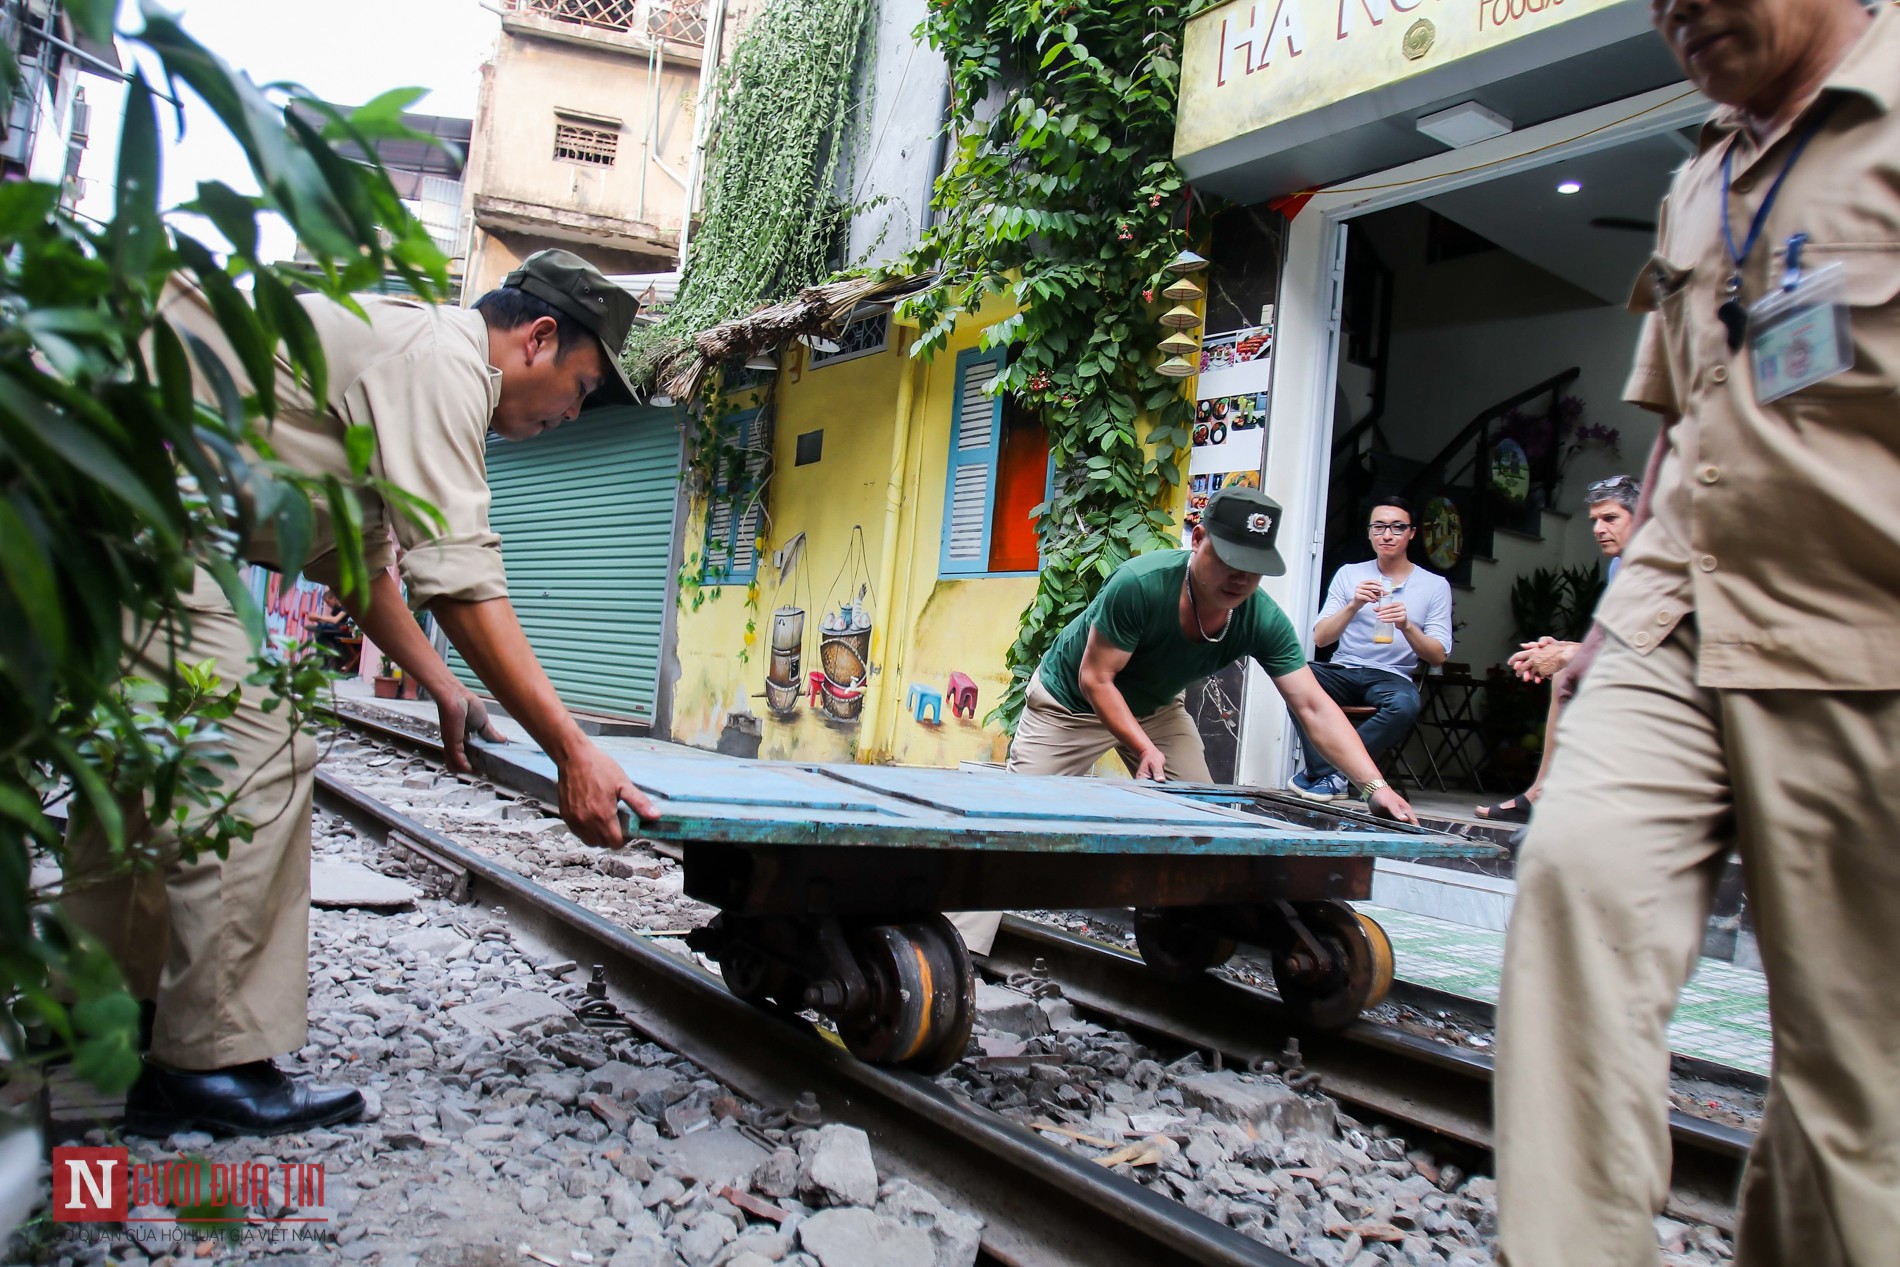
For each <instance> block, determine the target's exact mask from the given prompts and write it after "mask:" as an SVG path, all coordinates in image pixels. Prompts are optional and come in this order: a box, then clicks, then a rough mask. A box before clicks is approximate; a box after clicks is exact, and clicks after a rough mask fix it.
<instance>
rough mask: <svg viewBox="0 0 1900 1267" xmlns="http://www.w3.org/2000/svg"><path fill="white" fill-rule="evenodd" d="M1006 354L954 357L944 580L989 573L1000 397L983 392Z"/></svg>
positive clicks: (993, 352)
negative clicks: (953, 399)
mask: <svg viewBox="0 0 1900 1267" xmlns="http://www.w3.org/2000/svg"><path fill="white" fill-rule="evenodd" d="M1005 351H1006V349H1004V348H993V349H991V350H990V351H987V352H983V351H977V350H975V349H972V350H970V351H968V352H965V353H963V354H962V355H960V356H958V357H957V384H956V386H957V390H956V398H955V411H956V412H955V416H954V417H953V418H952V419H951V420H950V467H949V470H948V472H947V473H946V476H945V479H944V492H943V554H942V558H941V562H940V564H939V567H938V571H939V572H941V573H942V574H943V575H945V576H969V575H972V574H980V573H983V572H987V571H989V570H990V513H991V511H992V509H993V508H994V505H995V502H996V455H997V452H998V450H999V448H1000V446H1001V445H1002V441H1003V398H1002V397H1001V396H991V395H988V394H986V393H985V390H984V389H985V388H987V387H988V386H989V385H990V384H991V383H993V382H995V381H996V379H997V377H998V376H999V375H1001V374H1002V372H1003V356H1004V353H1005Z"/></svg>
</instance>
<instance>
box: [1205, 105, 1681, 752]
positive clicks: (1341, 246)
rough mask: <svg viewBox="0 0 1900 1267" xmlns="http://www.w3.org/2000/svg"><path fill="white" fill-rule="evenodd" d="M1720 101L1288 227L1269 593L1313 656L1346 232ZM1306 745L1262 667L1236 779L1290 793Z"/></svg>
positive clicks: (1319, 200) (1547, 140)
mask: <svg viewBox="0 0 1900 1267" xmlns="http://www.w3.org/2000/svg"><path fill="white" fill-rule="evenodd" d="M1709 109H1710V106H1709V102H1708V100H1707V99H1706V98H1704V97H1703V96H1702V95H1701V94H1700V93H1698V92H1696V91H1695V89H1693V88H1690V87H1689V86H1688V85H1687V84H1683V83H1678V84H1673V85H1670V86H1668V87H1665V88H1658V89H1655V90H1653V91H1651V92H1646V93H1642V94H1640V95H1638V96H1635V97H1627V98H1624V99H1623V100H1621V101H1612V102H1609V103H1607V104H1605V105H1601V106H1596V107H1593V108H1592V109H1589V110H1585V111H1583V112H1581V113H1579V114H1573V115H1567V116H1565V117H1564V118H1561V119H1553V120H1551V121H1550V122H1548V123H1540V124H1538V125H1536V126H1534V127H1528V128H1524V129H1522V130H1521V131H1517V132H1512V133H1509V134H1507V135H1505V136H1501V137H1497V138H1495V139H1493V140H1490V141H1481V142H1479V143H1478V144H1476V145H1469V146H1466V147H1465V148H1463V149H1458V150H1450V151H1447V152H1446V153H1443V154H1434V155H1432V156H1431V157H1430V158H1424V159H1419V160H1418V161H1416V162H1412V163H1407V164H1405V165H1403V166H1401V167H1395V168H1391V169H1390V170H1388V171H1384V172H1378V173H1376V174H1373V175H1370V176H1364V177H1360V178H1358V179H1355V180H1350V181H1347V182H1345V183H1344V184H1341V185H1339V186H1337V187H1335V188H1331V189H1326V190H1322V191H1321V192H1319V193H1317V194H1315V195H1314V196H1313V198H1312V199H1311V201H1309V202H1308V203H1307V204H1306V206H1305V207H1304V208H1302V209H1301V210H1300V212H1299V214H1298V215H1297V216H1296V217H1295V218H1294V220H1293V222H1292V223H1291V224H1290V225H1289V226H1288V229H1287V247H1286V263H1285V266H1284V268H1283V269H1282V271H1281V275H1280V293H1279V307H1278V309H1277V312H1276V316H1275V322H1274V349H1273V357H1274V365H1273V391H1272V394H1271V395H1270V397H1269V399H1268V405H1267V453H1266V459H1265V462H1266V464H1265V466H1264V467H1263V469H1262V472H1261V482H1262V484H1263V485H1264V487H1265V491H1266V493H1267V495H1268V496H1269V497H1272V498H1273V499H1274V500H1275V501H1277V502H1279V503H1280V507H1281V525H1280V533H1279V541H1280V553H1281V556H1282V557H1283V558H1284V559H1285V560H1286V562H1287V574H1286V575H1285V576H1283V577H1275V578H1270V579H1268V580H1267V581H1266V583H1265V588H1266V590H1267V593H1268V595H1269V596H1271V597H1272V598H1273V600H1274V601H1275V602H1277V603H1279V604H1280V606H1281V607H1282V608H1284V609H1285V610H1286V612H1287V613H1288V615H1290V616H1291V617H1292V618H1293V623H1294V625H1295V627H1296V628H1298V629H1299V631H1300V639H1301V641H1302V643H1303V644H1304V645H1305V647H1306V649H1307V652H1308V653H1309V654H1310V653H1311V652H1312V642H1313V628H1312V614H1313V613H1314V612H1316V611H1318V610H1319V598H1320V593H1321V589H1322V587H1323V586H1324V585H1325V583H1326V579H1327V578H1325V577H1322V576H1321V575H1319V569H1320V561H1321V551H1322V550H1323V549H1324V546H1325V541H1324V534H1325V512H1326V490H1327V486H1328V483H1329V482H1330V480H1331V478H1332V469H1331V467H1332V426H1331V423H1332V416H1333V397H1334V391H1335V384H1336V382H1337V377H1338V371H1339V333H1340V328H1339V327H1340V303H1341V299H1342V288H1343V284H1344V277H1345V258H1346V257H1345V247H1346V236H1347V235H1346V226H1347V222H1348V221H1350V220H1352V219H1354V218H1355V217H1357V216H1363V215H1370V214H1372V213H1373V212H1375V211H1385V210H1387V209H1389V208H1392V207H1397V206H1401V205H1403V204H1405V203H1409V202H1417V201H1419V200H1421V199H1424V198H1430V197H1434V196H1436V195H1438V194H1443V193H1449V192H1450V191H1452V190H1454V189H1463V188H1466V187H1468V186H1471V185H1478V184H1483V183H1485V182H1486V181H1491V180H1495V179H1497V178H1498V177H1500V176H1509V175H1514V174H1516V173H1518V172H1522V171H1528V170H1531V169H1534V168H1538V167H1544V166H1547V165H1549V164H1552V163H1558V162H1562V161H1564V160H1566V159H1570V158H1576V157H1578V156H1580V155H1584V154H1592V153H1596V152H1597V151H1600V150H1605V149H1610V148H1612V147H1614V146H1618V145H1622V144H1624V143H1626V142H1629V141H1633V140H1637V139H1640V138H1642V137H1645V136H1653V135H1655V134H1657V133H1660V132H1667V131H1671V130H1674V129H1678V128H1684V127H1688V126H1689V125H1691V124H1694V123H1698V122H1700V121H1701V120H1702V119H1704V118H1706V117H1707V116H1708V113H1709ZM1298 747H1299V743H1298V739H1297V736H1296V735H1295V734H1294V731H1293V724H1292V722H1291V720H1290V719H1289V718H1288V717H1287V712H1286V707H1285V705H1284V704H1283V703H1282V702H1281V700H1280V696H1279V693H1278V692H1277V691H1275V690H1273V689H1272V686H1271V683H1269V682H1268V681H1267V679H1266V675H1265V674H1263V673H1262V672H1260V669H1259V666H1257V665H1255V666H1252V667H1251V668H1250V669H1249V670H1248V689H1247V694H1246V706H1245V710H1244V712H1243V715H1242V720H1241V728H1240V754H1239V759H1238V762H1237V766H1238V769H1237V771H1236V779H1237V781H1238V782H1240V783H1248V784H1255V785H1260V786H1266V787H1279V786H1281V784H1283V783H1284V782H1285V780H1286V778H1287V776H1288V775H1289V774H1291V773H1292V771H1293V769H1294V768H1295V765H1294V762H1295V758H1296V756H1297V752H1298Z"/></svg>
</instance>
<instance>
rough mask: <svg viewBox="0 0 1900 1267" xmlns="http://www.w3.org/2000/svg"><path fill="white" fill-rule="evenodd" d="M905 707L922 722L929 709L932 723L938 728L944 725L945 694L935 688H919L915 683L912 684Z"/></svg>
mask: <svg viewBox="0 0 1900 1267" xmlns="http://www.w3.org/2000/svg"><path fill="white" fill-rule="evenodd" d="M904 707H905V708H908V709H910V710H911V711H912V712H913V713H915V714H916V716H917V720H918V721H920V722H921V721H922V720H923V719H924V710H925V709H926V708H928V709H929V710H930V720H931V723H932V724H933V725H937V726H941V725H943V692H942V691H939V690H938V689H937V688H936V687H934V686H919V685H918V684H917V683H915V682H913V683H911V687H910V695H909V696H908V697H907V698H906V701H905V704H904Z"/></svg>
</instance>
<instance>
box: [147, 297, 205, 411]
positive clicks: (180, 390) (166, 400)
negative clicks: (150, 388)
mask: <svg viewBox="0 0 1900 1267" xmlns="http://www.w3.org/2000/svg"><path fill="white" fill-rule="evenodd" d="M152 360H153V362H154V368H155V369H156V370H157V377H158V390H159V398H160V401H161V402H162V404H163V406H164V409H165V412H166V414H167V415H169V416H170V418H171V420H172V422H174V423H175V424H177V426H179V427H180V428H181V429H183V428H189V427H190V426H191V425H192V420H193V418H194V417H195V416H196V414H197V409H196V407H195V406H194V405H193V403H192V399H191V363H190V362H189V361H188V360H186V359H185V345H184V344H183V343H182V342H180V340H179V338H178V332H177V331H176V330H174V329H172V324H171V322H169V321H167V320H165V319H164V318H163V317H160V318H159V319H158V320H156V321H154V322H153V323H152Z"/></svg>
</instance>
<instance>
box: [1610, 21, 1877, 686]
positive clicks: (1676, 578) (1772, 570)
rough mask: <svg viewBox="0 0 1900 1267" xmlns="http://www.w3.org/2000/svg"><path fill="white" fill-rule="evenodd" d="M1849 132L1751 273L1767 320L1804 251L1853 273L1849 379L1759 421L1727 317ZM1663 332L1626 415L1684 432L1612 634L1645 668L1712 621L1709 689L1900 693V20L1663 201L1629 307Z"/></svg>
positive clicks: (1675, 437) (1717, 129)
mask: <svg viewBox="0 0 1900 1267" xmlns="http://www.w3.org/2000/svg"><path fill="white" fill-rule="evenodd" d="M1829 98H1834V99H1836V104H1835V105H1834V108H1833V111H1832V113H1831V114H1829V115H1827V118H1826V122H1825V123H1824V124H1823V125H1822V127H1821V129H1820V131H1819V132H1817V133H1816V134H1815V136H1814V139H1813V141H1812V142H1811V143H1810V144H1809V146H1808V148H1807V151H1806V152H1805V153H1804V154H1803V155H1802V156H1801V160H1800V162H1799V163H1797V164H1796V166H1795V167H1794V168H1793V170H1792V171H1791V172H1790V173H1789V175H1788V178H1787V180H1786V182H1784V183H1783V185H1782V187H1781V192H1780V194H1779V195H1778V197H1777V199H1776V201H1775V204H1774V207H1773V209H1772V210H1771V212H1770V214H1769V216H1768V219H1767V222H1766V224H1765V225H1764V227H1763V229H1762V233H1761V237H1760V238H1759V239H1758V240H1757V242H1756V244H1755V247H1754V250H1753V251H1752V252H1751V253H1750V255H1749V258H1748V260H1747V262H1746V264H1745V265H1744V266H1743V268H1742V270H1741V273H1742V278H1743V281H1742V293H1741V299H1742V301H1743V302H1744V303H1745V304H1751V305H1752V304H1753V303H1754V302H1755V301H1756V300H1758V299H1759V298H1760V297H1761V296H1762V295H1763V294H1764V293H1765V292H1766V291H1767V290H1768V289H1769V288H1770V287H1772V286H1773V285H1775V284H1777V283H1778V281H1779V279H1780V277H1781V275H1782V272H1783V269H1784V266H1785V261H1786V255H1787V242H1788V239H1789V237H1790V236H1791V235H1793V234H1796V233H1806V234H1807V235H1808V238H1809V241H1808V244H1807V246H1806V248H1805V249H1804V251H1803V253H1802V263H1803V267H1804V269H1815V268H1820V267H1822V266H1824V265H1827V264H1831V263H1834V262H1837V261H1838V262H1840V263H1842V264H1843V265H1844V266H1845V269H1844V271H1845V272H1846V274H1847V299H1848V303H1849V304H1850V305H1851V307H1850V316H1851V320H1852V324H1853V339H1854V363H1853V366H1852V368H1851V369H1849V370H1847V371H1845V372H1843V373H1841V374H1839V375H1837V376H1836V377H1834V378H1831V379H1827V380H1825V381H1823V382H1820V383H1817V384H1815V385H1814V386H1812V387H1809V388H1807V389H1806V390H1803V391H1800V392H1796V393H1794V394H1793V395H1790V396H1785V397H1783V398H1782V399H1780V400H1778V401H1775V402H1773V403H1772V404H1768V405H1763V404H1760V403H1758V402H1757V401H1756V399H1755V393H1754V386H1753V378H1752V373H1751V369H1750V360H1749V349H1748V345H1747V342H1746V340H1745V341H1744V343H1743V346H1742V349H1741V350H1740V351H1738V352H1730V351H1729V349H1728V342H1727V337H1728V336H1727V331H1726V330H1725V329H1724V327H1723V326H1722V323H1721V322H1720V321H1719V320H1718V319H1717V318H1716V308H1717V306H1718V305H1719V304H1720V302H1721V299H1722V295H1723V287H1724V284H1725V283H1726V281H1727V279H1728V277H1729V276H1730V274H1731V273H1732V272H1733V271H1734V266H1733V263H1732V261H1731V258H1730V256H1729V254H1728V250H1727V247H1726V246H1725V244H1724V242H1723V236H1722V219H1721V217H1722V214H1723V210H1724V209H1723V206H1722V157H1723V155H1724V154H1725V153H1729V152H1731V151H1732V152H1733V155H1734V157H1733V171H1734V192H1733V196H1732V197H1731V199H1730V202H1729V206H1728V208H1727V211H1728V215H1729V217H1730V225H1731V230H1730V231H1731V232H1732V233H1733V234H1734V238H1735V242H1736V244H1737V246H1740V245H1741V243H1742V242H1743V241H1744V240H1745V239H1746V236H1747V232H1748V226H1749V223H1750V220H1751V219H1752V217H1753V216H1754V214H1755V211H1756V209H1757V208H1758V207H1759V206H1760V205H1761V202H1762V198H1763V196H1764V195H1765V194H1766V193H1767V191H1768V189H1769V187H1770V186H1771V185H1772V184H1773V182H1774V179H1775V176H1776V175H1777V174H1778V173H1779V172H1780V171H1781V170H1782V166H1783V164H1784V163H1785V162H1786V161H1787V157H1788V153H1789V151H1790V149H1791V148H1792V146H1793V145H1794V144H1795V142H1796V140H1797V139H1798V138H1799V137H1800V135H1801V134H1802V132H1803V131H1805V130H1806V129H1807V128H1808V126H1809V125H1810V123H1811V121H1812V120H1813V118H1814V117H1815V114H1816V110H1817V108H1819V107H1821V106H1824V105H1825V104H1826V102H1827V100H1828V99H1829ZM1630 306H1631V307H1632V308H1633V309H1635V310H1636V311H1639V312H1644V313H1647V314H1648V315H1647V316H1646V317H1645V319H1644V322H1643V334H1642V339H1641V343H1640V345H1639V348H1638V351H1637V355H1636V364H1635V369H1634V371H1633V372H1632V373H1631V375H1630V379H1629V385H1628V387H1627V388H1626V391H1625V394H1626V397H1627V398H1628V399H1629V400H1631V401H1632V402H1634V403H1636V404H1640V405H1645V406H1648V407H1650V408H1652V409H1656V410H1659V411H1661V412H1662V413H1664V414H1665V415H1680V421H1679V422H1677V423H1676V424H1675V425H1674V426H1671V427H1669V428H1668V429H1667V430H1666V432H1665V433H1664V436H1663V438H1662V439H1661V441H1659V443H1660V444H1661V445H1663V446H1665V447H1664V450H1663V452H1662V454H1661V465H1660V468H1659V470H1658V473H1657V476H1656V479H1655V481H1654V486H1653V487H1652V489H1651V491H1650V507H1651V517H1650V520H1649V521H1648V522H1647V523H1645V524H1644V526H1643V527H1642V528H1641V530H1640V531H1638V533H1637V534H1636V537H1635V539H1634V540H1633V541H1632V542H1631V543H1630V547H1629V550H1628V551H1627V553H1626V554H1625V556H1624V564H1623V567H1622V569H1621V571H1620V573H1619V575H1618V576H1617V579H1616V583H1615V584H1614V585H1612V586H1611V587H1610V589H1609V592H1608V593H1607V594H1606V595H1605V596H1604V599H1603V602H1602V605H1601V606H1600V607H1599V608H1598V610H1597V617H1598V619H1599V620H1601V621H1602V622H1603V624H1604V625H1605V626H1606V627H1607V628H1608V629H1609V631H1610V632H1611V633H1613V634H1615V635H1616V636H1617V637H1619V638H1621V639H1622V640H1623V641H1624V642H1626V643H1628V644H1629V645H1631V646H1632V647H1634V648H1635V649H1636V650H1638V651H1639V652H1644V653H1647V652H1649V651H1652V650H1654V649H1655V648H1656V647H1657V646H1659V645H1660V644H1661V643H1662V642H1663V640H1664V639H1665V638H1666V637H1667V636H1668V635H1669V633H1670V631H1671V630H1673V629H1674V628H1675V626H1676V624H1677V622H1679V621H1680V620H1682V618H1683V617H1684V616H1686V615H1688V614H1690V613H1691V612H1693V613H1694V614H1695V618H1696V621H1697V625H1698V628H1699V630H1700V638H1701V651H1700V654H1699V657H1698V665H1697V681H1698V683H1699V684H1700V685H1702V686H1705V687H1716V688H1731V689H1775V688H1792V689H1805V690H1822V689H1849V690H1900V390H1897V385H1900V12H1895V11H1894V10H1893V7H1892V6H1890V5H1882V6H1881V8H1880V10H1879V11H1878V12H1876V14H1875V18H1874V22H1873V25H1872V26H1871V27H1869V28H1868V30H1867V32H1866V34H1865V35H1863V36H1862V38H1861V40H1860V42H1859V44H1857V45H1856V46H1855V47H1854V48H1853V49H1852V50H1851V51H1850V52H1849V53H1848V55H1847V57H1846V59H1845V60H1844V61H1843V62H1842V63H1841V65H1840V66H1839V67H1838V68H1837V69H1836V70H1835V72H1834V73H1833V75H1832V76H1831V77H1830V78H1829V79H1828V81H1827V86H1826V88H1825V89H1824V91H1823V93H1822V95H1821V98H1820V99H1819V100H1817V102H1816V103H1814V104H1813V105H1811V106H1810V107H1809V108H1808V110H1807V111H1806V112H1804V113H1803V114H1802V115H1801V116H1800V117H1799V118H1797V119H1795V120H1794V122H1793V123H1792V124H1791V125H1790V126H1789V127H1788V129H1787V130H1785V131H1783V132H1781V133H1779V134H1777V135H1775V136H1771V137H1768V138H1766V143H1765V144H1761V145H1757V144H1756V142H1755V140H1754V139H1753V137H1752V136H1751V135H1750V133H1749V132H1748V131H1747V129H1746V128H1744V127H1743V126H1742V125H1741V123H1740V120H1739V116H1738V114H1737V112H1735V111H1733V110H1728V109H1723V110H1719V111H1718V112H1717V113H1716V114H1715V116H1714V117H1713V118H1711V119H1710V121H1709V122H1708V123H1707V124H1706V125H1705V126H1704V128H1703V129H1702V137H1701V144H1700V149H1699V152H1698V153H1697V155H1696V156H1695V157H1694V158H1693V159H1691V160H1690V161H1689V162H1688V163H1687V164H1686V165H1685V166H1684V167H1683V168H1682V170H1681V171H1679V172H1678V173H1677V174H1676V178H1675V182H1674V184H1673V185H1672V186H1671V188H1670V191H1669V195H1668V197H1667V198H1666V199H1665V200H1664V203H1663V209H1662V215H1661V219H1660V224H1659V229H1658V233H1657V250H1656V254H1655V256H1654V257H1653V258H1652V259H1651V260H1650V262H1649V264H1648V265H1646V266H1645V268H1644V270H1643V274H1642V276H1641V277H1640V278H1639V279H1638V281H1637V284H1636V289H1635V293H1634V294H1633V296H1632V297H1631V305H1630Z"/></svg>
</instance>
